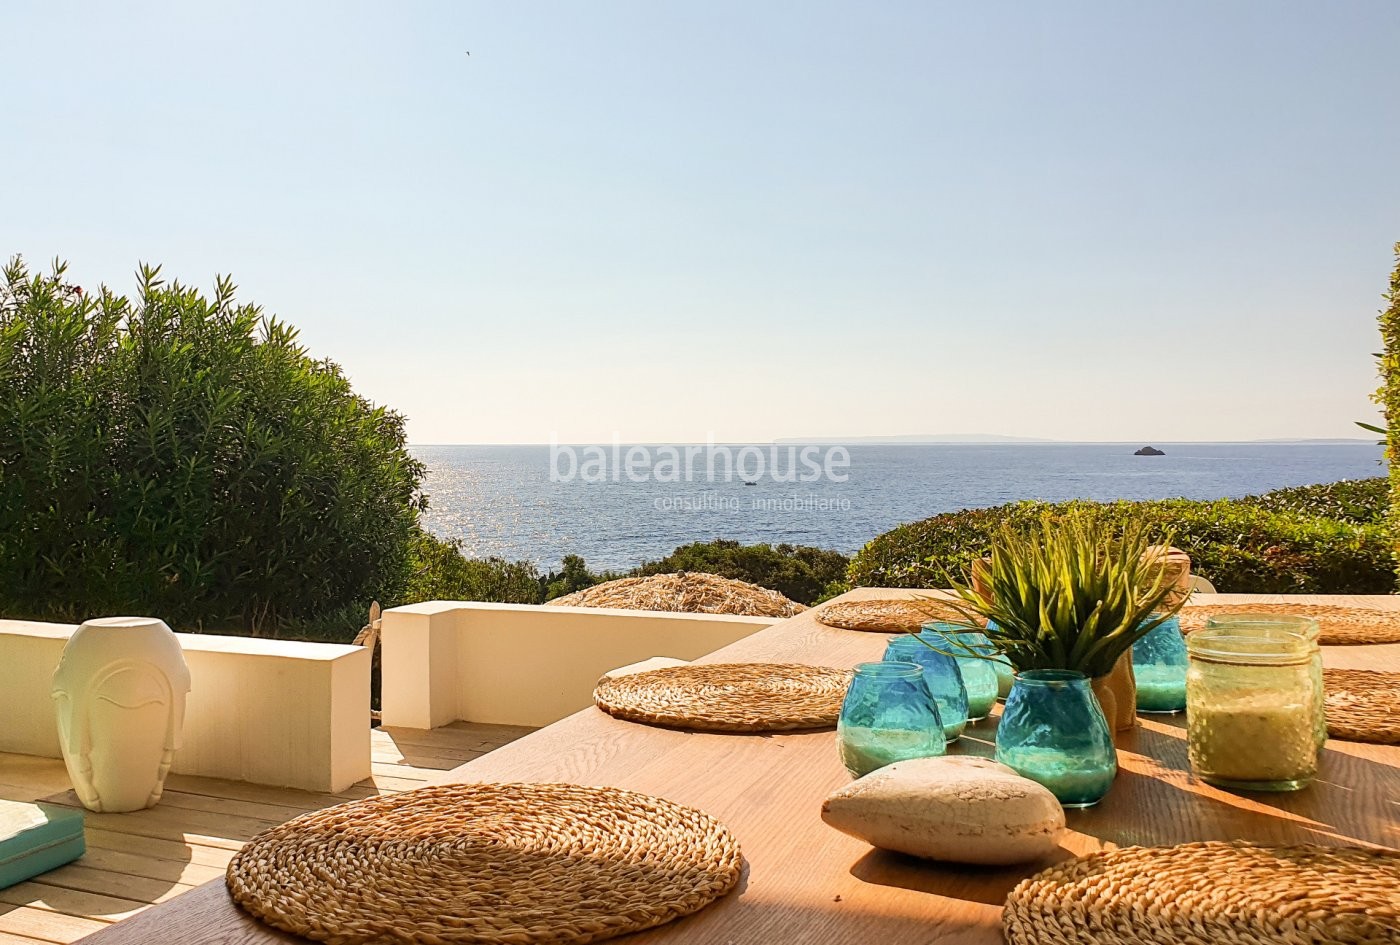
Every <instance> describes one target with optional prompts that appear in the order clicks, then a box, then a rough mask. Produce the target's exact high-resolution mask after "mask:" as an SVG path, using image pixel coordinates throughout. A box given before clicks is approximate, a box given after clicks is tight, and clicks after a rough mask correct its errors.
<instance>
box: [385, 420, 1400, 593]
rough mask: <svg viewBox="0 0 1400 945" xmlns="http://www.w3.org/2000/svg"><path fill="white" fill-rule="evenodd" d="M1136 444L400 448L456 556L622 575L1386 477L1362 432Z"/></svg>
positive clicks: (435, 527)
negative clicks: (992, 514) (580, 564)
mask: <svg viewBox="0 0 1400 945" xmlns="http://www.w3.org/2000/svg"><path fill="white" fill-rule="evenodd" d="M1139 445H1141V444H1123V443H1024V444H1023V443H1015V444H1001V443H997V444H944V443H940V444H927V445H926V444H900V445H883V444H881V445H861V444H855V445H851V446H847V447H839V446H830V445H813V446H806V447H803V446H789V445H787V444H782V445H777V446H774V445H771V444H747V445H746V444H727V445H718V446H717V445H716V444H704V445H694V446H691V447H686V446H674V447H666V446H657V445H645V444H632V445H629V444H606V445H602V446H596V447H582V446H575V447H559V446H549V445H542V446H416V447H413V449H412V452H413V454H414V455H415V456H417V457H418V458H419V459H421V460H422V461H423V462H424V463H425V464H426V465H427V468H428V473H427V477H426V479H425V482H424V491H425V492H426V493H427V494H428V500H429V509H428V512H427V515H426V520H425V524H426V526H427V528H428V529H429V530H431V531H432V532H433V533H434V534H437V535H439V536H442V537H445V538H455V539H460V540H461V542H462V544H463V548H464V551H465V552H466V553H467V554H469V555H471V556H474V557H488V556H497V557H502V558H506V559H510V560H524V561H529V562H531V563H533V564H535V565H536V566H538V567H540V568H542V569H545V570H548V569H550V568H552V567H554V566H556V565H558V564H559V562H560V560H561V559H562V558H563V556H564V555H566V554H577V555H582V556H583V558H584V559H585V560H586V561H587V563H588V565H589V567H590V568H592V569H593V570H604V569H608V570H625V569H628V568H632V567H634V566H636V565H637V564H640V563H641V562H643V561H648V560H654V559H656V558H660V557H663V556H665V555H667V554H669V553H670V552H671V551H672V550H674V549H675V548H676V547H677V546H679V545H683V544H686V543H689V542H693V541H707V540H710V539H715V538H731V539H736V540H738V541H741V542H744V543H746V544H747V543H754V542H769V543H772V544H777V543H781V542H788V543H791V544H802V545H816V546H818V547H822V548H834V549H836V550H838V551H842V552H846V553H851V552H854V551H856V550H858V549H859V548H860V547H861V546H862V545H864V544H865V543H866V542H868V541H869V540H870V539H872V538H874V537H875V536H876V535H878V534H880V533H881V532H884V531H887V530H888V529H890V528H893V527H894V526H896V525H899V524H901V523H904V522H912V521H915V520H917V519H921V518H926V517H927V516H930V515H934V514H936V513H938V512H948V511H953V510H956V509H965V508H982V507H987V506H992V505H1000V504H1002V503H1005V502H1013V501H1017V500H1021V499H1042V500H1047V501H1061V500H1065V499H1074V498H1085V499H1097V500H1111V499H1162V498H1172V497H1184V498H1190V499H1214V498H1224V497H1238V496H1245V495H1254V494H1257V493H1260V492H1267V491H1269V490H1271V489H1278V488H1282V487H1284V486H1300V485H1307V484H1311V483H1321V482H1335V481H1337V480H1340V479H1362V478H1367V477H1371V476H1381V475H1385V467H1384V465H1382V450H1381V447H1379V446H1378V445H1375V444H1371V443H1365V442H1355V443H1344V444H1336V443H1155V444H1153V446H1155V447H1157V448H1160V449H1161V450H1163V451H1164V453H1165V455H1163V456H1136V455H1134V450H1135V449H1136V448H1137V447H1138V446H1139ZM687 450H689V451H690V452H689V454H688V455H687ZM804 450H805V451H806V452H803V451H804ZM668 451H671V452H668ZM726 451H727V452H726ZM672 452H674V457H673V455H672ZM571 463H572V465H571Z"/></svg>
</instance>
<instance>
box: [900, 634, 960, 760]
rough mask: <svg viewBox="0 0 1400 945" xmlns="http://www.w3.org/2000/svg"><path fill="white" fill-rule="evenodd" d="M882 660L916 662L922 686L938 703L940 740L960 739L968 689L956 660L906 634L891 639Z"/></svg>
mask: <svg viewBox="0 0 1400 945" xmlns="http://www.w3.org/2000/svg"><path fill="white" fill-rule="evenodd" d="M884 658H885V661H886V662H900V663H915V664H917V665H918V666H920V667H921V668H922V669H923V671H924V686H925V687H926V688H927V689H928V691H929V694H930V695H931V696H933V701H934V702H936V703H937V704H938V717H939V718H940V719H942V720H943V737H944V738H946V739H947V740H948V741H950V742H951V741H953V740H954V739H956V738H958V737H960V736H961V735H962V733H963V729H964V728H965V727H967V689H966V688H964V686H963V681H962V673H961V672H960V671H959V670H958V661H957V660H955V659H953V657H951V656H949V655H948V654H947V653H940V652H938V651H937V650H935V649H933V648H932V647H930V646H925V645H924V644H923V643H920V642H919V641H918V640H916V639H914V637H912V636H910V635H908V634H905V635H903V636H898V637H895V638H894V639H893V640H891V641H890V643H889V646H887V647H885V657H884Z"/></svg>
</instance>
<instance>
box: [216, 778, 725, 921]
mask: <svg viewBox="0 0 1400 945" xmlns="http://www.w3.org/2000/svg"><path fill="white" fill-rule="evenodd" d="M741 866H742V858H741V857H740V855H739V846H738V844H737V843H736V842H735V840H734V838H733V836H732V835H731V834H730V833H729V831H728V830H727V829H726V828H725V827H724V825H723V824H720V823H719V822H717V821H715V820H714V819H713V818H711V817H710V816H709V815H707V814H704V813H701V812H700V811H698V810H692V809H691V808H688V807H682V806H680V805H679V804H673V803H671V802H670V801H665V800H662V799H660V798H655V797H648V796H646V795H644V794H635V793H633V792H631V791H621V790H617V789H616V788H598V787H579V786H578V785H573V784H445V785H439V786H436V787H427V788H421V789H419V790H416V791H408V792H405V793H403V794H396V795H392V796H389V797H377V798H371V799H369V800H364V801H356V802H353V803H350V804H341V805H340V806H338V807H331V808H327V809H326V810H320V811H316V812H314V813H310V814H305V815H303V816H301V817H297V818H296V819H295V820H289V821H287V822H286V823H285V824H282V825H281V826H280V827H273V828H272V829H271V830H268V831H266V832H264V833H261V834H258V835H257V836H256V837H254V838H253V839H252V840H251V841H249V842H248V843H247V844H246V845H244V847H243V849H242V850H240V851H239V852H238V854H237V855H236V856H235V857H234V858H233V860H232V862H230V863H229V867H228V873H227V875H226V882H227V884H228V889H229V892H230V893H231V894H232V896H233V898H234V900H235V901H236V902H237V903H238V904H239V905H240V906H242V907H243V908H244V909H246V910H247V911H248V912H250V913H252V914H253V915H254V916H256V917H257V918H259V919H261V920H262V921H264V922H266V923H267V924H269V925H272V926H275V927H276V928H279V929H281V930H283V931H285V932H291V933H292V934H294V935H301V936H304V937H306V938H310V939H314V940H316V941H319V942H330V943H332V945H368V943H381V942H384V943H388V942H392V943H395V945H407V943H417V942H421V943H426V945H464V943H499V945H506V943H509V945H531V943H535V942H560V943H562V942H596V941H600V940H602V939H607V938H612V937H614V936H617V935H623V934H626V933H628V932H636V931H638V930H640V929H648V928H651V927H653V926H656V925H661V924H662V923H664V922H669V921H671V920H672V919H675V918H679V917H680V916H683V915H689V914H690V913H692V912H695V911H697V910H699V909H701V908H703V907H704V906H706V905H707V904H709V903H710V902H712V901H714V900H715V899H717V898H719V897H720V896H722V895H724V894H725V893H726V892H728V891H729V890H730V889H732V888H733V887H734V885H735V884H736V883H737V882H738V881H739V873H740V869H741Z"/></svg>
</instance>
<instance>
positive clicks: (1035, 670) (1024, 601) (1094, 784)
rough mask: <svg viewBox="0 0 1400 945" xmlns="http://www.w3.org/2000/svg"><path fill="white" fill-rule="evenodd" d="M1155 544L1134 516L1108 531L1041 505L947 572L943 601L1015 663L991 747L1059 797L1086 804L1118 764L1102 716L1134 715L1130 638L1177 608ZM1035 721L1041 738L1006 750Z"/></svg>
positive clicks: (1172, 579)
mask: <svg viewBox="0 0 1400 945" xmlns="http://www.w3.org/2000/svg"><path fill="white" fill-rule="evenodd" d="M1166 543H1167V544H1169V538H1168V539H1166ZM1154 547H1156V545H1155V543H1154V542H1153V540H1152V539H1151V537H1150V536H1149V532H1148V529H1147V527H1146V526H1145V525H1143V524H1141V523H1130V524H1128V525H1127V526H1126V527H1125V528H1124V529H1123V531H1122V533H1121V534H1117V535H1115V534H1114V533H1112V532H1111V531H1110V530H1109V529H1108V528H1107V527H1106V526H1105V525H1104V524H1103V523H1102V522H1100V521H1098V520H1097V519H1095V518H1092V517H1090V516H1088V515H1086V514H1084V513H1073V514H1070V515H1068V516H1065V517H1063V518H1059V519H1056V518H1053V517H1051V516H1049V515H1046V516H1044V517H1042V518H1041V519H1040V521H1039V522H1037V523H1036V524H1035V525H1033V526H1032V527H1031V528H1030V529H1027V530H1021V529H1017V528H1015V527H1013V526H1011V525H1009V524H1004V525H1003V526H1002V527H1001V528H1000V529H999V531H998V532H997V534H996V537H995V538H994V540H993V543H992V550H991V555H990V556H989V557H988V558H985V559H983V560H982V561H980V562H979V563H978V566H977V569H976V571H977V573H976V575H975V577H976V580H974V581H972V582H970V583H968V584H964V583H961V582H958V581H956V580H952V581H950V583H951V584H952V588H953V592H954V595H955V597H954V599H953V600H952V601H949V602H946V603H945V604H944V606H947V607H951V608H952V609H954V610H956V611H957V612H958V613H959V614H961V615H962V617H963V618H964V623H965V624H966V626H968V627H976V628H977V629H979V630H981V632H982V633H984V634H985V635H986V639H987V640H989V641H990V643H991V647H990V650H992V651H994V652H993V653H992V654H991V655H1002V656H1005V658H1006V659H1007V660H1008V661H1009V662H1010V663H1011V665H1012V666H1013V667H1014V668H1015V670H1016V673H1017V677H1016V683H1015V685H1014V686H1013V687H1012V691H1011V694H1010V695H1009V696H1008V698H1007V704H1006V709H1005V711H1004V712H1003V715H1002V720H1001V723H1000V726H999V728H998V733H997V752H998V757H999V758H1002V757H1003V755H1005V758H1004V759H1003V760H1005V761H1006V762H1007V763H1008V764H1011V765H1012V767H1016V768H1018V770H1021V769H1022V768H1025V769H1026V770H1022V773H1023V774H1027V775H1029V776H1031V777H1034V778H1036V779H1037V780H1043V782H1044V783H1046V784H1047V786H1050V787H1051V789H1052V790H1054V791H1055V792H1056V795H1057V796H1060V798H1061V801H1062V802H1064V803H1066V804H1067V805H1070V804H1080V803H1094V802H1096V801H1097V800H1098V798H1099V797H1101V796H1102V793H1103V792H1104V791H1107V789H1108V784H1110V783H1111V782H1112V779H1113V774H1114V773H1115V772H1116V762H1115V760H1114V758H1113V746H1112V737H1111V732H1110V724H1111V722H1110V720H1113V719H1121V718H1124V717H1126V719H1127V720H1128V724H1129V725H1131V724H1132V720H1133V719H1134V710H1135V705H1134V702H1135V700H1134V696H1133V686H1132V663H1131V660H1132V647H1133V644H1134V643H1136V642H1137V641H1138V640H1140V639H1142V638H1143V637H1144V636H1146V635H1147V634H1148V633H1150V632H1151V631H1152V630H1153V629H1154V628H1155V627H1157V626H1158V625H1159V624H1161V623H1162V622H1164V621H1165V620H1166V619H1167V618H1168V617H1170V616H1171V615H1173V614H1174V613H1175V612H1176V611H1177V610H1178V609H1179V608H1180V607H1181V604H1182V597H1181V595H1180V594H1179V593H1178V592H1177V583H1178V582H1177V577H1178V576H1177V574H1176V573H1175V572H1174V571H1173V570H1172V569H1170V568H1167V567H1165V566H1164V563H1163V560H1162V556H1161V555H1160V554H1156V553H1153V552H1152V551H1151V550H1150V549H1152V548H1154ZM984 621H985V623H986V626H985V628H983V627H982V626H981V624H982V623H983V622H984ZM965 649H966V652H965V653H962V654H959V655H965V656H966V655H981V656H984V657H985V656H987V655H989V654H988V648H986V647H982V646H979V647H976V648H975V649H974V648H965ZM1090 691H1092V693H1093V698H1092V699H1091V698H1089V692H1090ZM1100 709H1101V712H1100ZM1118 727H1120V726H1118V725H1114V726H1113V728H1118ZM1099 729H1102V733H1101V735H1100V734H1099V732H1098V730H1099ZM1032 730H1034V731H1035V732H1038V733H1041V734H1042V735H1043V734H1044V733H1047V732H1048V733H1050V737H1049V740H1048V741H1045V740H1042V742H1038V743H1036V744H1035V745H1033V746H1030V747H1027V746H1026V745H1025V744H1017V745H1016V746H1014V747H1015V750H1014V751H1013V749H1012V746H1011V745H1009V744H1008V743H1009V742H1010V741H1012V740H1015V739H1023V738H1025V737H1032V736H1030V735H1028V734H1027V733H1030V732H1031V731H1032ZM1057 732H1060V733H1062V734H1063V738H1062V739H1061V740H1060V741H1058V742H1057V741H1056V733H1057ZM1034 737H1036V738H1040V737H1041V736H1040V735H1036V736H1034ZM1070 743H1074V744H1075V745H1076V746H1077V747H1074V748H1070V747H1068V746H1069V745H1070ZM1091 756H1092V757H1091ZM1027 758H1030V759H1032V760H1030V761H1027V760H1026V759H1027ZM1016 759H1020V760H1021V763H1018V762H1017V760H1016ZM1043 765H1048V767H1043ZM1085 798H1088V800H1087V801H1085V800H1084V799H1085Z"/></svg>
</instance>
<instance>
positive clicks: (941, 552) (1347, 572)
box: [848, 496, 1395, 594]
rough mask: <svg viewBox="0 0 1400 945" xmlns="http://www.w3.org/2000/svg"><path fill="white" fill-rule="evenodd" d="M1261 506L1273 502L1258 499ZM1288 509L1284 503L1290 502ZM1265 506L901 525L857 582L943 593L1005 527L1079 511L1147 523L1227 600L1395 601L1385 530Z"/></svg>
mask: <svg viewBox="0 0 1400 945" xmlns="http://www.w3.org/2000/svg"><path fill="white" fill-rule="evenodd" d="M1259 499H1264V500H1266V499H1267V496H1265V497H1259ZM1285 504H1286V503H1285ZM1267 506H1268V502H1267V501H1264V502H1260V501H1259V500H1254V501H1235V500H1228V499H1221V500H1218V501H1214V502H1195V501H1190V500H1187V499H1169V500H1164V501H1157V502H1110V503H1096V502H1087V501H1078V502H1066V503H1058V504H1046V503H1040V502H1020V503H1014V504H1011V505H1003V506H997V507H996V508H990V509H968V510H965V511H962V512H948V513H944V514H942V515H935V516H933V517H932V518H927V519H924V520H922V521H919V522H912V523H910V524H908V525H901V526H899V527H898V528H895V529H893V530H891V531H888V532H885V533H884V534H883V535H880V536H879V537H877V538H876V539H874V540H873V541H871V542H870V543H869V544H867V545H866V546H865V547H864V548H862V549H861V550H860V551H859V552H858V553H857V554H856V556H855V558H854V559H852V561H851V566H850V569H849V571H848V577H849V580H850V583H851V584H853V585H857V586H859V585H866V586H874V587H941V586H944V585H946V584H947V575H949V574H951V575H953V576H955V577H958V578H963V577H964V576H965V575H966V574H967V573H968V570H969V568H970V567H971V564H972V562H973V561H974V560H975V559H977V558H980V557H982V556H983V555H984V554H986V553H987V550H988V548H989V547H990V544H991V537H992V535H993V533H994V531H995V529H996V528H997V527H998V525H999V524H1000V523H1001V522H1002V521H1009V522H1010V523H1012V524H1013V525H1019V526H1022V527H1029V526H1030V525H1031V524H1032V523H1033V522H1034V521H1035V520H1036V519H1037V518H1038V517H1039V516H1040V515H1041V514H1042V512H1049V513H1050V514H1052V515H1055V516H1062V515H1064V514H1065V513H1066V512H1068V511H1070V510H1073V509H1082V510H1084V511H1085V513H1086V514H1089V515H1091V516H1093V517H1095V518H1098V519H1101V520H1103V521H1106V522H1108V523H1110V524H1117V525H1121V524H1122V523H1123V522H1126V521H1128V520H1130V519H1134V518H1136V519H1141V520H1143V521H1145V522H1146V523H1148V524H1149V525H1152V526H1153V527H1155V528H1156V529H1157V531H1158V532H1164V531H1165V530H1167V529H1170V530H1171V532H1172V534H1173V539H1172V543H1173V544H1175V545H1176V546H1177V547H1179V548H1181V549H1182V550H1184V551H1185V552H1186V553H1187V554H1189V555H1190V556H1191V561H1192V569H1193V571H1194V572H1195V573H1197V574H1200V575H1202V576H1203V577H1205V578H1207V579H1209V580H1210V581H1211V582H1212V583H1213V584H1215V586H1216V589H1217V590H1220V591H1222V592H1235V593H1259V594H1265V593H1292V594H1389V593H1391V592H1393V591H1394V590H1395V574H1394V562H1393V556H1392V552H1391V547H1390V544H1389V542H1388V540H1387V538H1386V535H1385V531H1384V528H1383V527H1382V526H1380V525H1356V524H1352V523H1350V522H1346V521H1340V520H1334V519H1327V518H1321V517H1307V516H1301V515H1295V514H1292V513H1283V512H1275V511H1272V510H1271V509H1270V508H1268V507H1267Z"/></svg>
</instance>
